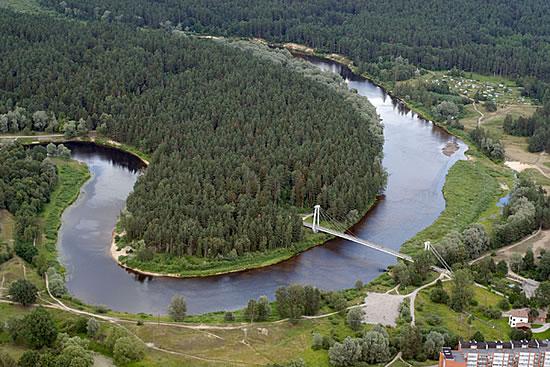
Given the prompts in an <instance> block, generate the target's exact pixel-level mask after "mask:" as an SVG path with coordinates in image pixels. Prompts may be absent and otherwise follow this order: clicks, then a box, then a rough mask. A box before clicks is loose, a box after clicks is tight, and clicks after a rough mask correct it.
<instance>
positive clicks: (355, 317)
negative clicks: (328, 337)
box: [346, 307, 365, 331]
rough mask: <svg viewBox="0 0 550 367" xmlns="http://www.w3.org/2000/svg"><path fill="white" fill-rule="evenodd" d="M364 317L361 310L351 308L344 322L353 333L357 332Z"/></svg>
mask: <svg viewBox="0 0 550 367" xmlns="http://www.w3.org/2000/svg"><path fill="white" fill-rule="evenodd" d="M364 315H365V313H364V311H363V309H362V308H360V307H357V308H352V309H351V310H349V311H348V315H347V317H346V322H347V324H348V326H349V327H350V328H351V330H353V331H359V330H360V329H361V326H362V323H363V316H364Z"/></svg>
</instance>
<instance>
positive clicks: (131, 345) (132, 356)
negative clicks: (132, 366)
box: [113, 336, 145, 365]
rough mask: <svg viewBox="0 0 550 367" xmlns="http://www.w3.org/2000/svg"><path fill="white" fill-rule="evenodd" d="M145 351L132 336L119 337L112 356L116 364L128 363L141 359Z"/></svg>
mask: <svg viewBox="0 0 550 367" xmlns="http://www.w3.org/2000/svg"><path fill="white" fill-rule="evenodd" d="M144 355H145V351H144V350H143V346H142V345H141V343H140V342H139V341H138V340H136V338H133V337H128V336H125V337H122V338H119V339H118V340H117V341H116V343H115V348H114V350H113V357H114V359H115V362H116V363H117V364H122V365H124V364H128V363H131V362H136V361H139V360H141V359H143V357H144Z"/></svg>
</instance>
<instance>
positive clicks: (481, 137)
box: [469, 127, 505, 162]
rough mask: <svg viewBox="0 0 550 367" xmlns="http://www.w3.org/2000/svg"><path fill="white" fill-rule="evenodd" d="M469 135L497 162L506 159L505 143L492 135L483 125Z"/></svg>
mask: <svg viewBox="0 0 550 367" xmlns="http://www.w3.org/2000/svg"><path fill="white" fill-rule="evenodd" d="M469 135H470V138H472V140H473V142H474V143H475V144H476V145H477V147H478V148H479V149H481V151H482V152H483V153H484V154H485V155H486V156H488V157H489V158H491V159H492V160H494V161H496V162H502V161H503V160H504V157H505V156H504V145H503V144H502V143H501V141H500V140H499V139H497V138H495V137H493V136H491V135H490V134H489V133H488V132H487V131H486V130H485V129H483V128H482V127H476V128H475V129H474V130H472V131H470V134H469Z"/></svg>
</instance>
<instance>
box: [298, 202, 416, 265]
mask: <svg viewBox="0 0 550 367" xmlns="http://www.w3.org/2000/svg"><path fill="white" fill-rule="evenodd" d="M321 214H322V213H321V206H320V205H315V207H314V210H313V221H312V223H309V222H308V221H307V218H306V219H304V221H303V224H304V226H305V227H307V228H310V229H311V230H312V231H313V232H315V233H318V232H322V233H327V234H330V235H332V236H335V237H339V238H342V239H344V240H348V241H351V242H355V243H358V244H360V245H363V246H366V247H369V248H371V249H373V250H377V251H380V252H384V253H386V254H388V255H392V256H395V257H397V258H400V259H403V260H405V261H410V262H413V259H412V257H410V256H409V255H406V254H402V253H400V252H399V251H395V250H393V249H390V248H387V247H384V246H382V245H378V244H376V243H373V242H370V241H367V240H364V239H361V238H359V237H357V236H354V235H353V234H350V233H349V231H347V230H346V228H345V227H344V226H343V225H342V224H340V223H338V222H337V221H335V220H334V219H333V218H332V217H330V216H329V215H328V214H326V213H324V215H323V219H324V220H326V221H327V222H329V223H330V224H331V227H333V228H337V229H336V230H335V229H332V228H327V227H324V226H321V224H320V222H321ZM310 216H311V215H310ZM310 216H308V217H310ZM346 232H348V233H346Z"/></svg>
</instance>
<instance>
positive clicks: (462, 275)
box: [449, 269, 474, 312]
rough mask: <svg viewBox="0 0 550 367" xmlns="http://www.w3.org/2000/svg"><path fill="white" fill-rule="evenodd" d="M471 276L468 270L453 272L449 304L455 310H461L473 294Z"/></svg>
mask: <svg viewBox="0 0 550 367" xmlns="http://www.w3.org/2000/svg"><path fill="white" fill-rule="evenodd" d="M472 284H473V281H472V276H471V274H470V272H469V271H468V270H465V269H460V270H457V271H455V272H454V276H453V282H452V288H451V297H450V300H449V305H450V306H451V308H452V309H453V310H455V311H457V312H462V311H463V310H464V309H465V308H466V307H467V306H468V304H469V303H470V301H471V300H472V298H473V296H474V292H473V290H472Z"/></svg>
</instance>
